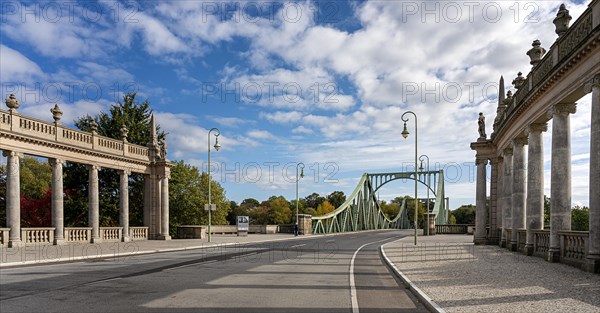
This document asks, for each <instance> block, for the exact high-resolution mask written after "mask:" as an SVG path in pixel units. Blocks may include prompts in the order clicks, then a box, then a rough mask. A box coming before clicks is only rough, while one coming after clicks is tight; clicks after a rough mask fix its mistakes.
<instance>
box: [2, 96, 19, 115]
mask: <svg viewBox="0 0 600 313" xmlns="http://www.w3.org/2000/svg"><path fill="white" fill-rule="evenodd" d="M5 103H6V106H7V107H8V108H9V109H10V110H11V111H13V110H16V109H18V108H19V107H20V106H21V104H20V103H19V101H17V97H15V95H14V94H12V93H11V94H10V96H8V98H6V100H5Z"/></svg>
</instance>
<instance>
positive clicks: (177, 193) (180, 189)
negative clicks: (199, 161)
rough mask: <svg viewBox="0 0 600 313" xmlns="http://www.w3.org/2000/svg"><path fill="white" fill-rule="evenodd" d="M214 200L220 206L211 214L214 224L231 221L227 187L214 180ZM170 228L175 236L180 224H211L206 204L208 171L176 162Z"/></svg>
mask: <svg viewBox="0 0 600 313" xmlns="http://www.w3.org/2000/svg"><path fill="white" fill-rule="evenodd" d="M210 188H211V203H213V204H216V205H217V211H215V212H212V213H211V224H214V225H224V224H227V215H228V214H229V207H230V202H229V201H228V200H227V198H226V197H225V191H224V189H223V187H221V185H220V184H219V183H217V182H216V181H214V180H212V179H211V186H210ZM169 189H170V190H169V208H170V214H169V226H170V227H169V228H170V231H171V235H175V233H176V232H177V226H180V225H208V212H207V211H205V210H204V204H206V203H208V174H207V173H202V174H200V171H199V170H198V168H197V167H196V166H192V165H189V164H185V163H184V162H183V161H177V162H175V166H173V167H172V168H171V179H170V180H169Z"/></svg>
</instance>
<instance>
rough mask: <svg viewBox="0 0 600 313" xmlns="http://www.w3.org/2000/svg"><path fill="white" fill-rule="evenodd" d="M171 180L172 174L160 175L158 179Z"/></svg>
mask: <svg viewBox="0 0 600 313" xmlns="http://www.w3.org/2000/svg"><path fill="white" fill-rule="evenodd" d="M169 178H171V174H161V175H158V179H169Z"/></svg>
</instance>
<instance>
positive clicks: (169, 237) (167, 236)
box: [156, 235, 171, 240]
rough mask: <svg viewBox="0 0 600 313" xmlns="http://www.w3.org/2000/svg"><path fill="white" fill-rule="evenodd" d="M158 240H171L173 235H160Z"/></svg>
mask: <svg viewBox="0 0 600 313" xmlns="http://www.w3.org/2000/svg"><path fill="white" fill-rule="evenodd" d="M156 239H157V240H171V236H169V235H166V236H165V235H160V236H158V238H156Z"/></svg>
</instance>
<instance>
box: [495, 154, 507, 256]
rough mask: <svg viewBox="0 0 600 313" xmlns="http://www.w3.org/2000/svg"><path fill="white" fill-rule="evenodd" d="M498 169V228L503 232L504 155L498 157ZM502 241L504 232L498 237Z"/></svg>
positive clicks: (499, 241) (499, 242)
mask: <svg viewBox="0 0 600 313" xmlns="http://www.w3.org/2000/svg"><path fill="white" fill-rule="evenodd" d="M497 160H498V161H497V162H498V163H497V164H496V166H497V171H498V176H497V178H496V195H497V196H496V197H497V198H498V200H497V201H496V206H497V208H496V224H497V226H498V230H499V231H502V232H503V230H502V229H503V225H504V224H503V222H504V221H503V219H504V213H503V211H504V206H505V205H504V198H505V195H504V158H503V157H501V156H500V157H498V158H497ZM501 241H502V234H500V237H499V238H498V244H499V245H501Z"/></svg>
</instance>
